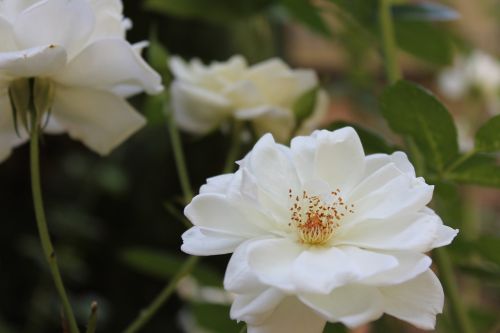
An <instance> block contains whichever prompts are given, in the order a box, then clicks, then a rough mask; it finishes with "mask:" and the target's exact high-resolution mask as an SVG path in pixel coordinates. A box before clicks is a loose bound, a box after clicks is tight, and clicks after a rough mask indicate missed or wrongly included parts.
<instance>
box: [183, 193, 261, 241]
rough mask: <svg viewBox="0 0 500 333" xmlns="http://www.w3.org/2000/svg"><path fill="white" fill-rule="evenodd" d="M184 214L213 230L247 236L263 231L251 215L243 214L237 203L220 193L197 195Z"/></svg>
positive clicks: (201, 225)
mask: <svg viewBox="0 0 500 333" xmlns="http://www.w3.org/2000/svg"><path fill="white" fill-rule="evenodd" d="M184 214H185V215H186V216H187V218H188V219H189V220H190V221H191V222H192V223H193V224H194V225H196V226H198V227H201V228H204V229H208V230H212V231H220V232H224V233H227V234H231V235H235V236H240V237H246V238H248V237H252V236H256V235H259V234H260V233H261V232H262V230H261V229H259V228H258V227H256V225H255V224H254V223H253V221H252V216H251V215H250V216H249V215H247V214H242V212H241V211H240V209H238V206H237V205H234V204H233V203H232V202H231V201H229V200H228V199H227V198H226V197H225V196H223V195H220V194H215V193H207V194H200V195H197V196H196V197H195V198H194V199H193V201H191V203H190V204H189V205H187V207H186V209H185V210H184Z"/></svg>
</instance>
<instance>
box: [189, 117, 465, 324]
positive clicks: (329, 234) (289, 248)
mask: <svg viewBox="0 0 500 333" xmlns="http://www.w3.org/2000/svg"><path fill="white" fill-rule="evenodd" d="M239 165H240V168H239V170H238V171H236V172H235V173H232V174H225V175H221V176H218V177H214V178H211V179H209V180H208V183H207V184H206V185H204V186H203V187H202V188H201V189H200V194H199V195H198V196H196V197H195V198H194V199H193V201H192V202H191V203H190V204H189V205H188V206H187V207H186V210H185V214H186V216H187V217H188V218H189V220H190V221H191V222H192V223H193V224H194V227H192V228H191V229H189V230H188V231H186V232H185V233H184V235H183V236H182V238H183V245H182V250H183V251H184V252H187V253H189V254H193V255H216V254H225V253H231V252H234V253H233V255H232V257H231V260H230V262H229V265H228V268H227V271H226V276H225V281H224V285H225V287H226V289H228V290H229V291H231V292H233V293H235V295H236V299H235V302H234V303H233V306H232V310H231V317H232V318H233V319H237V320H243V321H246V322H247V324H248V331H249V332H253V333H279V332H287V333H290V332H297V333H301V332H303V333H306V332H307V333H314V332H321V330H322V328H323V326H324V325H325V323H326V321H331V322H342V323H344V324H345V325H347V326H349V327H356V326H359V325H362V324H364V323H367V322H369V321H372V320H375V319H377V318H379V317H380V316H381V315H382V314H383V313H387V314H390V315H392V316H395V317H397V318H400V319H402V320H405V321H408V322H410V323H412V324H414V325H415V326H418V327H420V328H424V329H431V328H433V327H434V325H435V319H436V314H438V313H440V312H441V311H442V307H443V301H444V295H443V290H442V287H441V284H440V283H439V280H438V279H437V278H436V276H435V275H434V273H432V271H431V270H430V265H431V261H432V260H431V259H430V258H429V257H428V256H427V255H426V254H425V253H426V252H428V251H430V250H431V249H433V248H436V247H440V246H444V245H447V244H449V243H450V242H451V241H452V240H453V238H454V237H455V236H456V234H457V230H454V229H451V228H449V227H447V226H445V225H443V223H442V221H441V219H440V218H439V216H437V215H436V214H435V213H434V211H432V210H431V209H429V208H427V207H426V205H427V204H428V203H429V202H430V200H431V198H432V192H433V186H429V185H427V184H426V183H425V181H424V180H423V179H422V178H417V177H416V176H415V171H414V169H413V166H412V165H411V164H410V162H409V161H408V159H407V157H406V155H405V154H404V153H401V152H396V153H394V154H392V155H386V154H375V155H369V156H365V154H364V152H363V147H362V146H361V142H360V140H359V137H358V135H357V134H356V132H355V131H354V130H353V129H352V128H350V127H347V128H343V129H340V130H337V131H334V132H329V131H316V132H314V133H313V134H312V135H311V136H303V137H296V138H294V139H293V140H292V142H291V147H290V148H288V147H286V146H283V145H280V144H277V143H275V141H274V140H273V137H272V136H271V135H269V134H268V135H265V136H264V137H262V138H261V139H260V140H259V141H258V142H257V144H256V145H255V147H254V148H253V150H252V151H251V152H250V153H249V154H248V155H247V156H246V157H245V158H244V159H243V160H242V161H240V162H239Z"/></svg>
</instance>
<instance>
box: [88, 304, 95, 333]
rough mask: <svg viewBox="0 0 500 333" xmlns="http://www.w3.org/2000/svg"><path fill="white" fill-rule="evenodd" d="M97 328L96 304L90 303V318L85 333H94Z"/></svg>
mask: <svg viewBox="0 0 500 333" xmlns="http://www.w3.org/2000/svg"><path fill="white" fill-rule="evenodd" d="M96 328H97V302H92V305H91V306H90V317H89V321H88V324H87V331H86V333H95V330H96Z"/></svg>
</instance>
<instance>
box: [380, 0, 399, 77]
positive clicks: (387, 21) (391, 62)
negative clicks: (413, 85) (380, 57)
mask: <svg viewBox="0 0 500 333" xmlns="http://www.w3.org/2000/svg"><path fill="white" fill-rule="evenodd" d="M378 19H379V23H380V32H381V37H382V48H383V51H384V58H385V59H384V60H385V70H386V75H387V78H388V80H389V83H390V84H393V83H395V82H396V81H398V80H399V79H400V78H401V71H400V69H399V66H398V62H397V47H396V39H395V37H394V22H393V20H392V14H391V0H379V8H378Z"/></svg>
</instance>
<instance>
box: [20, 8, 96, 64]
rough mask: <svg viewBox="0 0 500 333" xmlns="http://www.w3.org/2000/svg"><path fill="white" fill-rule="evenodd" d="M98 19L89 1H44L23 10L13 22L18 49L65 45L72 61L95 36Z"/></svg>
mask: <svg viewBox="0 0 500 333" xmlns="http://www.w3.org/2000/svg"><path fill="white" fill-rule="evenodd" d="M94 24H95V17H94V13H93V12H92V9H91V8H90V6H89V3H88V1H86V0H72V1H68V0H44V1H40V2H38V3H36V4H34V5H33V6H31V7H29V8H28V9H26V10H24V11H23V12H22V13H21V14H20V15H19V16H18V17H17V19H16V21H15V23H14V33H15V37H16V41H17V43H18V45H19V46H21V47H23V48H31V47H37V46H43V45H51V44H54V45H58V46H62V47H63V48H64V49H66V51H67V52H68V54H69V57H70V58H71V57H72V56H73V55H74V54H75V53H76V52H77V51H79V50H80V49H81V48H82V47H83V46H84V44H85V42H86V41H87V39H88V37H89V36H90V34H91V33H92V30H93V29H94Z"/></svg>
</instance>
